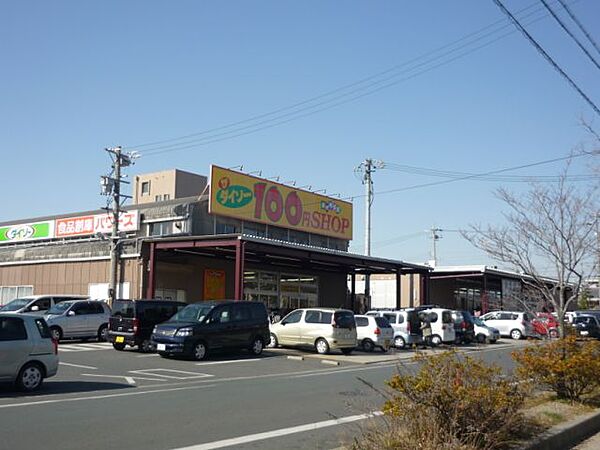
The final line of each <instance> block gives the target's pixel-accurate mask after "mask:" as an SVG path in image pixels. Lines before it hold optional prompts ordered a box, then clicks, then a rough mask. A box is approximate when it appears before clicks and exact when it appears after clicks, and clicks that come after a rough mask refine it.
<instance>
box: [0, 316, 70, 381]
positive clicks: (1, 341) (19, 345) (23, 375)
mask: <svg viewBox="0 0 600 450" xmlns="http://www.w3.org/2000/svg"><path fill="white" fill-rule="evenodd" d="M57 371H58V345H57V343H56V341H55V340H53V339H52V337H51V335H50V330H49V329H48V326H47V325H46V322H45V321H44V319H42V318H41V317H35V316H29V315H26V314H11V313H0V381H10V382H13V383H15V384H16V386H17V388H18V389H20V390H22V391H25V392H31V391H35V390H36V389H39V387H40V386H41V385H42V382H43V381H44V378H48V377H53V376H54V375H56V372H57Z"/></svg>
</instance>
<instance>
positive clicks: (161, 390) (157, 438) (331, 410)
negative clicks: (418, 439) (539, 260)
mask: <svg viewBox="0 0 600 450" xmlns="http://www.w3.org/2000/svg"><path fill="white" fill-rule="evenodd" d="M522 345H526V343H525V342H524V341H521V342H515V341H510V340H503V341H500V342H499V343H497V344H494V345H484V346H476V345H473V346H470V347H460V351H463V352H467V353H470V354H473V355H477V356H479V357H481V358H483V359H485V360H486V361H489V362H495V363H496V364H499V365H500V366H501V367H502V368H503V369H504V370H506V371H510V370H512V367H513V364H512V360H511V358H510V353H511V351H513V350H514V349H515V347H519V346H522ZM428 351H429V352H431V351H432V350H428ZM435 351H441V350H435ZM413 354H414V353H413V352H412V351H409V350H404V351H398V352H396V351H391V352H388V353H379V352H378V353H374V354H370V353H369V354H367V353H363V352H356V353H355V354H353V355H351V356H344V355H341V353H340V354H335V353H334V354H332V355H328V356H321V355H315V354H314V353H312V352H305V351H298V350H290V349H268V350H265V352H264V353H263V355H262V356H261V357H258V358H257V357H254V356H252V355H250V354H247V353H246V354H237V353H231V354H217V355H212V356H211V358H210V359H209V360H208V361H203V362H196V361H190V360H182V359H174V358H161V357H159V356H158V355H156V354H143V353H138V352H136V351H133V350H127V351H124V352H117V351H115V350H113V349H112V347H111V346H110V345H108V344H105V343H92V342H87V343H81V342H77V343H61V345H60V346H59V356H60V368H59V374H58V375H57V376H56V377H54V378H50V379H48V380H46V382H45V384H44V386H43V388H42V390H41V391H40V392H38V393H36V394H33V395H24V394H21V393H16V392H14V391H13V390H12V387H11V386H9V385H0V436H2V439H1V440H0V449H11V450H14V449H31V448H35V447H39V446H43V447H44V448H46V449H65V450H67V449H78V450H79V449H81V448H86V449H88V450H93V449H106V448H124V449H144V450H153V449H181V448H193V449H196V450H201V449H210V448H234V449H300V448H302V449H306V448H318V449H333V448H339V447H340V446H341V445H343V443H345V442H349V441H350V439H351V436H352V435H353V434H355V433H356V432H357V430H358V429H359V427H360V426H361V424H364V423H365V420H366V418H367V417H368V414H369V413H371V412H373V411H377V410H378V409H379V408H380V406H381V403H382V401H381V398H380V397H379V396H378V394H377V393H376V392H375V391H373V390H372V389H371V388H369V387H368V386H367V385H366V384H365V383H364V382H363V381H361V380H364V381H366V382H367V383H372V384H373V385H375V386H383V384H384V382H385V380H387V379H389V378H390V377H391V376H392V375H393V374H394V373H395V372H396V371H397V366H398V364H401V365H406V366H410V365H413V364H415V363H414V362H413V361H412V356H413Z"/></svg>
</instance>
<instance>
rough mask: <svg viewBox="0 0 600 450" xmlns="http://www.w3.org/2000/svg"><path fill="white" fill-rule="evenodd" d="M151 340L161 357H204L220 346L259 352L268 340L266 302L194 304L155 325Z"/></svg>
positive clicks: (254, 352)
mask: <svg viewBox="0 0 600 450" xmlns="http://www.w3.org/2000/svg"><path fill="white" fill-rule="evenodd" d="M151 342H152V344H153V345H155V346H156V350H157V352H158V354H159V355H160V356H163V357H166V356H169V355H183V356H188V357H192V358H194V359H196V360H203V359H205V358H206V357H207V356H208V354H209V352H212V351H215V350H221V349H249V350H250V351H251V352H252V354H254V355H260V354H261V353H262V351H263V348H264V346H265V344H267V343H268V342H269V317H268V314H267V308H266V307H265V305H264V303H261V302H250V301H210V302H200V303H192V304H189V305H187V306H186V307H185V308H183V309H181V310H180V311H179V312H177V313H176V314H175V315H174V316H173V317H171V318H170V319H169V320H167V321H166V322H163V323H160V324H158V325H156V326H155V327H154V330H153V331H152V336H151Z"/></svg>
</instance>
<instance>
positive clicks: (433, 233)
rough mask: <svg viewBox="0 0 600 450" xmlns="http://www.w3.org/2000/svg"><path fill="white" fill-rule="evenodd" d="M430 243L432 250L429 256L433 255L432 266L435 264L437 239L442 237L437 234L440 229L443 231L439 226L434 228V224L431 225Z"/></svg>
mask: <svg viewBox="0 0 600 450" xmlns="http://www.w3.org/2000/svg"><path fill="white" fill-rule="evenodd" d="M429 231H431V244H432V248H431V250H432V252H431V256H432V257H433V267H435V266H437V245H436V244H437V241H439V240H440V239H441V238H442V237H441V236H440V235H439V234H438V233H439V232H440V231H444V230H442V229H441V228H436V227H435V225H434V226H432V227H431V230H429Z"/></svg>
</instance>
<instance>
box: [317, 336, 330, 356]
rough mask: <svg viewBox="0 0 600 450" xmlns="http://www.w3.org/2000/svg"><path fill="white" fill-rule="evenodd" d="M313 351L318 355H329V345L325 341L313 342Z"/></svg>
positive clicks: (320, 339) (321, 339)
mask: <svg viewBox="0 0 600 450" xmlns="http://www.w3.org/2000/svg"><path fill="white" fill-rule="evenodd" d="M315 349H316V350H317V353H318V354H319V355H326V354H327V353H329V344H328V343H327V341H326V340H325V339H323V338H319V339H317V341H316V342H315Z"/></svg>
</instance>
